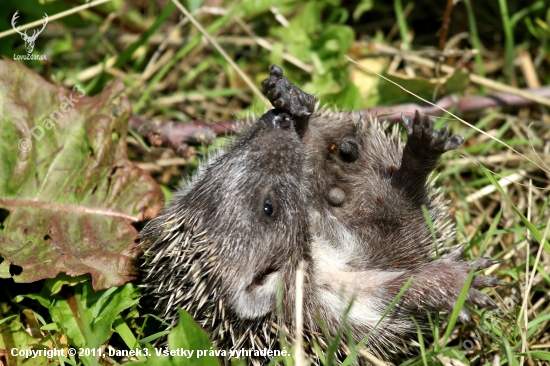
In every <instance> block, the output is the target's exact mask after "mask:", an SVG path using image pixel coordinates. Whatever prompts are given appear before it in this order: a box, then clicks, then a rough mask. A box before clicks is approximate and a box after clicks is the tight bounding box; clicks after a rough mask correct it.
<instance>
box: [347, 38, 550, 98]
mask: <svg viewBox="0 0 550 366" xmlns="http://www.w3.org/2000/svg"><path fill="white" fill-rule="evenodd" d="M373 44H374V45H375V47H376V49H378V50H380V51H382V52H396V53H398V54H399V56H401V57H402V58H403V59H404V60H409V61H412V62H415V63H417V64H420V65H424V66H428V67H432V68H435V67H436V62H434V61H432V60H429V59H426V58H423V57H419V56H416V55H414V54H409V53H408V52H402V51H401V52H400V51H399V50H397V49H396V48H393V47H390V46H386V45H382V44H379V43H373ZM346 57H347V58H348V59H350V58H349V57H348V56H346ZM441 70H442V71H443V72H445V73H451V72H454V70H455V68H454V67H451V66H448V65H441ZM468 78H469V79H470V81H471V82H472V83H474V84H478V85H482V86H486V87H488V88H491V89H494V90H498V91H502V92H506V93H510V94H514V95H518V96H520V97H522V98H525V99H528V100H532V101H533V102H536V103H539V104H542V105H545V106H549V107H550V99H548V98H542V97H540V96H538V95H534V94H532V93H529V92H526V91H524V90H521V89H518V88H514V87H511V86H508V85H506V84H503V83H499V82H498V81H494V80H490V79H487V78H486V77H483V76H479V75H476V74H472V73H470V74H468Z"/></svg>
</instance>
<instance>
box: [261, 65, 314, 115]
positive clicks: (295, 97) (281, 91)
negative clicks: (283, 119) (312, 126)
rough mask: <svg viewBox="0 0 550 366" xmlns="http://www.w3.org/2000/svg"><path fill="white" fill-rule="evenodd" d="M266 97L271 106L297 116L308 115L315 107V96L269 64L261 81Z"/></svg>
mask: <svg viewBox="0 0 550 366" xmlns="http://www.w3.org/2000/svg"><path fill="white" fill-rule="evenodd" d="M262 88H263V90H264V93H265V95H266V96H267V99H269V101H270V102H271V104H272V105H273V107H275V108H277V109H281V110H283V111H285V112H286V113H288V114H290V115H292V116H294V117H299V118H304V117H309V116H310V115H311V113H313V109H314V108H315V98H314V97H313V96H312V95H310V94H307V93H306V92H304V91H303V90H301V89H300V88H298V87H297V86H296V85H294V84H293V83H291V82H290V81H289V80H288V79H287V78H285V77H284V75H283V70H282V69H281V68H280V67H279V66H277V65H273V66H271V69H270V70H269V77H268V78H267V79H265V80H264V81H263V82H262Z"/></svg>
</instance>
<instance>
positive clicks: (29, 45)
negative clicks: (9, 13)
mask: <svg viewBox="0 0 550 366" xmlns="http://www.w3.org/2000/svg"><path fill="white" fill-rule="evenodd" d="M18 12H19V11H16V12H15V14H13V17H12V18H11V26H12V27H13V29H15V31H16V32H17V33H19V34H20V35H21V38H23V41H25V48H26V49H27V53H29V54H30V53H32V50H34V42H36V39H37V38H38V36H39V35H40V33H42V31H43V30H44V28H46V24H48V14H46V13H44V24H43V25H42V29H40V30H39V31H38V32H37V31H36V30H33V31H32V36H29V35H28V34H27V31H25V32H24V33H21V32H20V31H19V27H16V25H15V22H16V20H17V18H19V15H18V14H17V13H18Z"/></svg>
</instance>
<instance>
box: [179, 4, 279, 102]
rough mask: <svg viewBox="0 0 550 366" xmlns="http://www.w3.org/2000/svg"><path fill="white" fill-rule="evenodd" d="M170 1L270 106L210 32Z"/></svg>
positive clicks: (182, 7) (181, 7)
mask: <svg viewBox="0 0 550 366" xmlns="http://www.w3.org/2000/svg"><path fill="white" fill-rule="evenodd" d="M172 2H173V3H174V5H176V7H177V8H178V9H179V10H180V11H181V12H182V13H183V14H184V15H185V16H186V17H187V18H188V19H189V21H190V22H191V23H193V25H194V26H195V27H197V29H198V30H199V32H201V33H202V35H203V36H204V38H206V40H208V42H210V44H211V45H212V46H214V48H215V49H216V50H217V51H218V52H219V53H220V55H222V56H223V58H224V59H225V61H227V63H228V64H229V65H231V67H232V68H233V69H234V70H235V71H236V72H237V74H239V76H240V77H241V78H242V79H243V81H244V82H245V83H246V85H248V87H249V88H250V90H252V92H253V93H254V94H256V96H257V97H258V99H259V100H260V101H261V102H262V103H264V104H265V106H266V107H267V108H271V103H269V101H268V100H267V98H266V97H264V95H263V93H262V92H261V91H260V90H259V89H258V88H257V87H256V85H255V84H254V83H253V82H252V80H250V78H249V77H248V76H247V75H246V74H245V73H244V72H243V71H242V70H241V68H240V67H239V66H238V65H237V64H236V63H235V61H233V60H232V59H231V58H230V57H229V55H228V54H227V53H225V51H224V50H223V48H221V47H220V45H219V44H218V42H216V40H215V39H214V38H212V37H210V34H208V32H206V30H205V29H204V28H203V27H202V25H200V23H199V22H197V20H196V19H195V18H194V17H193V15H191V13H190V12H188V11H187V9H185V7H184V6H183V5H181V3H180V2H179V1H178V0H172Z"/></svg>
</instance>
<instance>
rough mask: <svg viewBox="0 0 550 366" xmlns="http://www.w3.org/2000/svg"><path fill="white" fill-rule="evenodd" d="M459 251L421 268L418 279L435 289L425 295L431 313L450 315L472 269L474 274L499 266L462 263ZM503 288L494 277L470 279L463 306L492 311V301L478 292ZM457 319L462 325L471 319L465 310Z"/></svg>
mask: <svg viewBox="0 0 550 366" xmlns="http://www.w3.org/2000/svg"><path fill="white" fill-rule="evenodd" d="M462 249H463V248H462V247H460V248H458V249H456V250H454V251H453V252H452V253H451V254H450V255H449V256H448V257H446V258H442V259H440V260H437V261H435V262H432V263H430V264H429V265H428V266H426V267H425V268H424V269H425V270H427V271H425V273H423V274H421V275H420V277H421V278H422V279H423V280H424V281H426V282H428V284H430V283H431V284H432V285H435V288H433V292H432V291H429V292H430V299H429V301H428V303H430V305H431V306H432V307H433V308H435V309H441V310H447V311H449V313H450V312H452V311H453V309H454V307H455V306H456V301H457V299H458V296H459V295H460V292H461V291H462V288H463V287H464V284H465V283H466V279H467V277H468V274H469V273H470V271H471V269H472V268H473V267H475V270H476V271H479V270H482V269H485V268H488V267H490V266H492V265H494V264H497V263H500V261H498V260H493V259H490V258H486V257H483V258H479V259H474V260H471V261H464V260H462V258H463V250H462ZM423 272H424V271H423ZM503 284H504V283H502V282H500V281H499V280H498V279H496V278H494V277H487V276H474V277H473V280H472V283H471V287H470V289H469V290H468V294H467V295H466V302H468V303H471V304H475V305H478V306H481V307H494V306H495V303H494V302H493V300H491V298H490V297H489V296H487V295H484V294H483V293H481V292H480V291H479V290H478V289H481V288H483V287H496V286H499V285H503ZM458 317H459V320H460V321H461V322H464V323H467V322H470V321H471V319H472V317H471V314H470V312H469V311H468V310H467V309H466V308H462V309H461V310H460V313H459V315H458Z"/></svg>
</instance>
